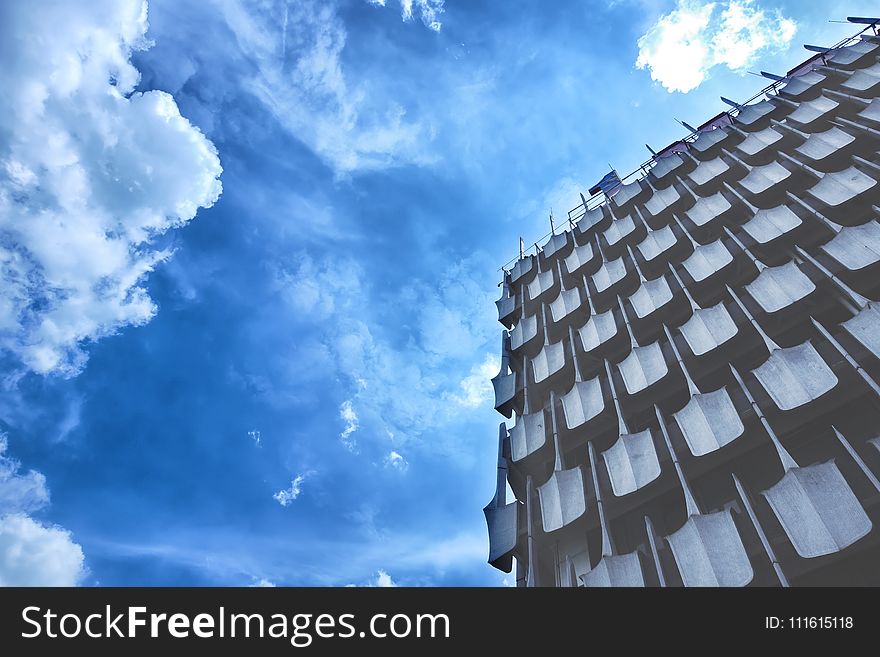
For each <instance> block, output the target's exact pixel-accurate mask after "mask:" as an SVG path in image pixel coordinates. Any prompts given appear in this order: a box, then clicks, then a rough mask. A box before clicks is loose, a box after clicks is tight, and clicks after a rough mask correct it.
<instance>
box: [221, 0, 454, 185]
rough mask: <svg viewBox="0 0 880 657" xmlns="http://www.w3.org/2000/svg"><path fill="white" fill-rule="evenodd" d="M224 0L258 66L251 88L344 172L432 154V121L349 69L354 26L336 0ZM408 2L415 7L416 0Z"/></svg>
mask: <svg viewBox="0 0 880 657" xmlns="http://www.w3.org/2000/svg"><path fill="white" fill-rule="evenodd" d="M217 1H218V3H219V5H220V9H221V11H222V13H223V17H224V19H225V21H226V23H227V25H228V26H229V28H230V29H231V30H232V32H233V34H234V36H235V40H236V42H237V45H238V48H239V49H240V50H241V52H242V53H243V54H244V55H245V57H246V58H247V59H248V60H249V61H250V62H251V63H252V64H253V65H255V66H256V74H255V75H254V76H252V77H251V78H250V79H249V80H246V81H245V90H246V91H249V92H250V93H252V94H253V95H254V96H255V97H256V98H258V99H259V100H260V101H261V102H262V103H263V105H264V106H265V107H266V108H267V109H268V110H269V111H270V112H271V113H272V114H273V115H274V117H275V118H276V119H277V120H278V122H279V123H280V124H281V125H282V126H284V127H285V128H286V129H287V130H288V131H289V132H290V133H291V134H293V135H295V136H296V137H297V139H299V140H300V141H302V142H303V143H304V144H306V145H307V146H308V147H309V148H310V149H311V150H312V151H313V152H314V153H316V154H317V155H318V156H319V157H320V158H321V159H322V160H323V161H324V162H326V163H327V164H328V165H329V166H330V167H331V168H332V169H333V170H334V171H335V172H336V173H337V174H339V175H347V174H350V173H351V172H354V171H364V170H377V169H384V168H387V167H390V166H396V165H399V164H409V163H413V162H414V163H417V164H421V163H426V162H428V161H430V160H429V158H428V157H427V155H426V154H425V150H424V148H423V146H424V144H425V143H426V141H430V140H431V139H432V138H433V131H432V129H431V128H430V126H422V125H420V124H419V123H418V122H413V121H410V120H409V119H408V117H407V115H406V110H405V109H404V107H403V106H402V105H401V104H400V103H398V102H396V101H395V100H393V98H392V97H390V96H388V95H386V94H383V93H381V92H380V93H372V91H373V90H372V89H371V87H370V82H369V80H368V79H362V81H359V82H357V83H352V82H351V80H350V79H349V76H347V75H346V73H345V70H344V67H343V64H342V51H343V49H344V48H345V42H346V38H347V36H348V34H347V31H346V29H345V25H344V24H343V22H342V20H341V19H340V18H339V16H338V15H337V13H336V5H335V3H328V2H319V1H317V0H300V1H299V2H295V3H290V2H286V1H284V0H264V1H262V2H258V1H256V0H217ZM404 4H406V5H408V6H409V12H410V14H411V13H412V2H405V3H404ZM416 7H417V8H418V9H419V12H420V15H421V16H422V18H423V20H425V17H426V16H431V15H433V16H434V19H431V20H432V21H433V22H436V16H437V15H438V14H439V9H442V7H440V8H438V6H437V2H436V1H433V2H432V1H426V2H418V3H417V5H416ZM432 12H433V13H432ZM438 26H439V23H438ZM438 29H439V27H438ZM366 77H368V76H364V78H366Z"/></svg>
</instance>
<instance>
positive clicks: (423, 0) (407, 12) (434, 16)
mask: <svg viewBox="0 0 880 657" xmlns="http://www.w3.org/2000/svg"><path fill="white" fill-rule="evenodd" d="M367 2H368V3H370V4H371V5H375V6H377V7H384V6H385V4H386V0H367ZM443 5H444V0H400V15H401V17H402V18H403V20H404V21H411V20H412V19H413V10H414V9H415V10H416V11H418V13H419V17H420V18H421V19H422V23H424V24H425V27H427V28H429V29H431V30H434V31H435V32H439V31H440V28H442V27H443V24H442V23H441V22H440V14H442V13H443V12H444V9H443Z"/></svg>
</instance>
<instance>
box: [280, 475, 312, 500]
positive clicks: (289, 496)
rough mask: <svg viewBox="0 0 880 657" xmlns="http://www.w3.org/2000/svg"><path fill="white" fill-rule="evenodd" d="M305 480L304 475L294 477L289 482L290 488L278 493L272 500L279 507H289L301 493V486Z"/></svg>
mask: <svg viewBox="0 0 880 657" xmlns="http://www.w3.org/2000/svg"><path fill="white" fill-rule="evenodd" d="M305 480H306V475H304V474H298V475H296V477H294V478H293V480H292V481H291V482H290V488H286V489H284V490H280V491H278V492H277V493H275V494H274V495H273V496H272V498H273V499H274V500H275V501H276V502H278V504H280V505H281V506H290V505H291V504H293V502H294V501H295V500H296V498H298V497H299V496H300V494H301V493H302V485H303V482H304V481H305Z"/></svg>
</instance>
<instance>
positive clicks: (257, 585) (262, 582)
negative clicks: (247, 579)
mask: <svg viewBox="0 0 880 657" xmlns="http://www.w3.org/2000/svg"><path fill="white" fill-rule="evenodd" d="M248 588H252V589H274V588H275V583H274V582H270V581H269V580H268V579H266V578H265V577H262V578H260V579H258V580H256V581H255V582H254V583H253V584H249V585H248Z"/></svg>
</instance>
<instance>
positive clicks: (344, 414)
mask: <svg viewBox="0 0 880 657" xmlns="http://www.w3.org/2000/svg"><path fill="white" fill-rule="evenodd" d="M339 417H340V418H341V419H342V420H343V421H344V422H345V428H344V429H343V430H342V433H340V434H339V439H340V440H341V441H342V444H343V445H345V446H346V447H347V448H348V449H350V450H352V451H354V449H355V448H356V446H357V443H356V442H355V439H354V438H352V437H351V434H353V433H354V432H355V431H357V429H358V415H357V413H356V412H355V410H354V407H353V406H352V405H351V400H350V399H348V400H346V401H344V402H342V404H340V406H339Z"/></svg>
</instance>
